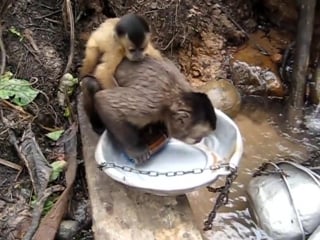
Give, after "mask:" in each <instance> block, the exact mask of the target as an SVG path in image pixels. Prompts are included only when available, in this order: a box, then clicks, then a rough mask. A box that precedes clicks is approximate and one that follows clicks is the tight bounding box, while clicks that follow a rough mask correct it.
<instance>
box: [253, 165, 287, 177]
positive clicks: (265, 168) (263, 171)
mask: <svg viewBox="0 0 320 240" xmlns="http://www.w3.org/2000/svg"><path fill="white" fill-rule="evenodd" d="M270 164H271V163H270V162H264V163H262V165H261V166H260V167H258V169H257V171H256V172H254V173H253V174H252V177H257V176H262V175H272V174H279V175H281V176H286V177H287V176H288V175H287V174H286V173H285V172H284V171H283V170H282V169H281V168H279V169H278V168H274V170H269V169H268V166H269V165H270Z"/></svg>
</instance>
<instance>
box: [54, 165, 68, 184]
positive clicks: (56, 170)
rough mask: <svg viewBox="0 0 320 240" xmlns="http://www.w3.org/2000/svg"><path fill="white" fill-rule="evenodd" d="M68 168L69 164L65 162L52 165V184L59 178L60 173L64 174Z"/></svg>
mask: <svg viewBox="0 0 320 240" xmlns="http://www.w3.org/2000/svg"><path fill="white" fill-rule="evenodd" d="M66 166H67V162H66V161H63V160H61V161H55V162H53V163H51V167H52V173H51V176H50V182H52V181H54V180H56V179H57V178H58V177H59V175H60V173H62V172H63V170H64V169H65V167H66Z"/></svg>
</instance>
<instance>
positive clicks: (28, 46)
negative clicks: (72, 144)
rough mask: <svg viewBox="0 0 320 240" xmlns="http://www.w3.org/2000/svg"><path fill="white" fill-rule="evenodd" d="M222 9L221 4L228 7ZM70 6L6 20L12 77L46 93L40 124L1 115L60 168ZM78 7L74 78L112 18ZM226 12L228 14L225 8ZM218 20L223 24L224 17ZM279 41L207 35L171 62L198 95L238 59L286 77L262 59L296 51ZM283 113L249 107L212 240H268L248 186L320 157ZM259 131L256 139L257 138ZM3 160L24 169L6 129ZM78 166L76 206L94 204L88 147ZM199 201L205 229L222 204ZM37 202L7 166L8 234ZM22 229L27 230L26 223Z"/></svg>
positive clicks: (3, 172) (1, 191) (11, 112)
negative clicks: (292, 163) (264, 172)
mask: <svg viewBox="0 0 320 240" xmlns="http://www.w3.org/2000/svg"><path fill="white" fill-rule="evenodd" d="M217 2H219V3H220V1H217ZM226 2H228V4H229V5H230V4H235V3H236V2H237V3H240V4H241V2H242V3H243V2H245V1H226ZM62 3H63V1H45V0H38V1H36V0H28V1H27V0H22V1H14V3H13V4H12V6H11V8H10V11H8V12H7V13H6V15H5V17H4V31H3V41H4V43H5V47H6V52H7V53H6V55H7V64H6V70H7V71H11V72H12V73H14V75H15V77H17V78H21V79H26V80H29V81H30V82H33V87H35V88H37V89H39V90H41V93H40V94H39V96H38V97H37V98H36V99H35V101H34V102H33V103H32V104H30V105H29V106H27V107H26V108H25V109H24V111H26V112H28V113H30V114H32V115H33V116H34V118H33V119H32V120H30V119H29V118H26V116H25V115H24V114H23V111H21V110H19V109H17V108H14V107H12V106H10V105H7V104H3V103H1V110H2V112H3V116H4V117H5V118H6V119H8V120H9V123H10V127H11V128H12V129H13V130H14V132H15V134H16V135H17V137H21V136H22V134H23V131H24V129H26V126H27V125H28V124H31V125H32V130H33V132H34V133H35V135H36V140H37V142H38V143H39V145H40V147H41V150H42V152H43V154H44V155H45V157H46V158H47V159H48V161H49V162H51V161H53V160H54V156H53V155H52V151H53V147H54V142H53V141H51V140H49V139H48V138H47V137H45V134H46V133H48V132H49V131H52V130H54V129H66V128H67V127H68V126H69V121H68V119H67V118H66V117H65V116H64V110H63V109H61V108H60V107H59V104H58V100H57V91H58V84H59V79H60V77H61V75H62V73H63V71H64V68H65V65H66V62H67V58H68V54H69V33H68V30H67V29H66V27H65V24H64V21H63V19H64V15H63V11H62ZM74 3H75V4H74V6H73V7H74V12H75V19H76V39H75V57H74V61H73V64H72V66H71V69H70V71H69V72H70V73H72V74H73V75H74V76H77V73H78V71H77V67H78V66H79V64H80V61H81V58H82V49H83V46H84V42H85V40H86V39H87V38H88V33H89V32H90V30H91V29H92V28H94V27H96V26H97V25H98V24H99V23H100V22H101V21H102V20H103V19H104V18H105V16H104V15H103V14H102V13H100V14H97V15H92V14H91V15H90V13H88V12H84V11H82V9H81V7H80V5H79V2H78V1H74ZM220 4H221V6H223V3H222V2H221V3H220ZM229 5H226V6H224V7H225V8H224V9H227V8H228V6H229ZM243 6H244V5H243ZM229 7H230V6H229ZM235 8H240V6H235ZM246 8H247V7H246ZM217 9H218V10H217ZM219 9H220V8H219V6H218V7H217V6H215V9H214V11H215V12H216V13H219V14H221V11H220V10H219ZM225 12H226V11H225ZM222 13H223V12H222ZM219 14H217V16H218V15H219ZM229 14H230V16H231V17H232V16H233V17H234V19H235V20H237V21H239V22H240V23H242V25H243V26H244V25H246V24H245V23H247V24H248V25H250V24H249V23H250V21H249V20H248V18H249V17H248V16H249V15H250V14H233V13H232V12H230V13H229ZM219 16H220V15H219ZM224 17H225V16H224ZM241 18H242V19H241ZM216 19H219V18H218V17H216ZM241 21H243V22H241ZM251 22H252V21H251ZM225 24H226V26H231V25H232V24H231V23H230V21H227V23H225ZM228 24H230V25H228ZM10 28H14V29H15V30H16V31H17V32H18V33H20V34H21V36H23V37H20V36H19V35H17V34H15V33H14V32H13V31H10V30H9V29H10ZM230 28H231V27H230ZM233 28H234V29H236V30H234V31H231V30H230V31H228V34H230V32H235V33H236V34H238V35H239V36H238V35H237V36H238V38H237V41H236V42H239V39H243V37H244V36H243V32H242V31H240V30H239V29H237V28H235V27H234V26H233ZM213 29H214V28H213ZM225 29H226V28H224V30H225ZM211 30H212V28H211ZM218 30H219V29H218ZM272 34H273V33H271V35H272ZM288 34H289V33H288ZM273 35H275V36H277V38H278V40H279V41H278V42H280V43H281V44H278V42H277V43H275V42H272V41H270V38H268V36H267V37H265V36H264V35H262V32H258V33H256V35H253V37H252V38H251V39H253V40H254V44H252V40H251V41H249V44H246V45H243V46H242V47H241V48H238V47H235V46H234V45H233V44H230V42H229V40H230V39H229V40H228V37H226V35H224V32H223V31H222V30H221V29H220V30H219V31H216V32H215V31H211V32H208V31H207V32H203V33H201V34H198V35H196V36H192V37H190V39H188V42H187V43H186V44H185V46H184V47H183V48H181V49H179V51H177V50H175V51H172V49H169V50H168V51H166V55H167V56H168V57H169V58H171V59H172V60H174V61H175V62H176V63H177V64H179V67H180V69H181V70H182V71H183V72H184V74H185V75H186V76H187V79H188V80H189V81H190V82H191V84H192V85H193V86H195V87H198V86H202V85H204V84H205V83H206V82H208V81H212V80H214V79H226V78H230V69H229V67H228V64H229V59H230V58H231V57H234V58H236V59H241V60H243V61H248V62H250V63H252V62H253V63H255V64H258V65H261V66H266V67H267V68H269V69H271V70H272V71H274V72H275V73H276V74H279V73H277V72H278V65H276V64H275V63H274V62H273V61H272V60H270V59H271V56H268V57H266V56H265V55H263V54H261V49H260V50H259V49H257V48H256V47H257V45H256V43H257V42H258V43H259V44H260V45H264V46H265V48H266V50H267V51H269V52H271V53H272V54H271V55H275V54H277V53H280V54H282V52H283V51H284V48H285V47H286V46H287V44H288V41H289V40H288V37H287V36H289V35H286V33H283V32H281V33H277V34H273ZM231 39H232V37H231ZM169 40H170V39H169ZM177 40H178V39H177ZM268 44H269V45H268ZM165 45H167V44H165ZM239 51H241V52H239ZM252 53H253V55H252ZM257 56H260V57H257ZM258 59H260V60H259V61H260V63H259V62H257V60H258ZM78 92H79V89H77V91H76V92H75V93H74V95H73V96H71V98H70V99H71V106H72V109H73V111H74V112H75V113H76V97H75V96H76V95H77V93H78ZM246 99H248V100H246ZM282 109H283V102H282V101H279V102H274V101H273V100H271V101H270V100H266V98H265V97H261V98H259V100H257V99H256V98H254V99H252V98H245V100H244V101H243V107H242V110H241V112H240V113H239V115H238V116H237V117H236V118H235V122H236V123H237V124H238V126H239V128H240V131H241V133H242V134H243V137H244V144H245V152H244V156H243V159H242V161H241V168H240V175H239V177H238V178H237V181H236V183H235V184H234V187H233V188H232V194H231V196H230V199H231V200H230V204H229V205H227V206H226V207H225V208H224V209H222V210H221V211H220V213H219V214H218V217H217V219H216V220H215V223H214V226H215V229H214V231H213V232H209V233H207V237H208V239H221V240H223V239H235V240H236V239H237V240H239V239H266V238H259V237H258V236H261V233H260V232H259V230H258V229H257V228H256V226H255V225H254V224H253V222H252V221H251V220H250V217H249V214H248V211H247V205H246V198H245V195H244V189H245V185H246V183H247V182H248V181H249V179H250V176H251V174H252V172H253V170H254V168H256V167H257V166H258V165H260V164H261V163H262V162H263V161H266V160H272V159H275V158H276V157H278V156H284V155H285V156H291V157H293V158H295V159H298V160H299V161H302V160H304V159H305V158H307V156H308V153H309V152H310V151H311V150H315V149H316V148H317V147H318V146H319V139H317V138H314V137H310V135H308V134H307V133H306V135H305V138H304V140H306V139H307V140H308V139H312V140H313V141H312V142H311V141H303V144H302V141H301V139H296V138H294V137H290V136H289V135H288V134H285V133H284V132H282V131H281V124H280V123H283V121H282V118H281V117H282V115H283V113H282ZM253 129H254V131H252V130H253ZM317 141H318V142H317ZM78 142H80V141H78ZM0 158H2V159H5V160H7V161H10V162H13V163H16V164H18V165H21V166H23V163H22V162H21V161H20V160H19V158H18V156H17V154H16V152H15V149H14V148H13V147H12V145H11V143H10V142H9V140H8V131H7V129H6V126H5V125H3V124H1V123H0ZM78 159H79V168H78V169H79V171H78V173H77V180H76V184H75V189H76V190H75V194H74V196H73V200H74V201H75V202H77V201H78V202H79V201H83V202H86V201H87V200H88V197H89V196H88V193H87V190H86V183H85V182H86V181H85V172H84V168H83V164H82V161H81V159H82V154H81V144H79V146H78ZM58 181H62V182H63V179H59V180H58ZM196 193H197V194H198V195H197V198H196V199H197V202H196V204H193V205H195V206H197V208H196V209H193V211H194V213H195V217H196V219H197V222H198V224H199V226H200V228H201V227H202V222H203V220H204V219H205V217H206V215H207V214H208V212H209V211H210V210H211V208H212V204H213V200H214V196H213V195H212V194H210V193H208V192H207V191H206V190H205V189H200V190H199V191H196ZM31 195H32V186H31V181H30V178H29V176H28V172H27V170H26V169H24V170H23V171H22V172H21V173H18V171H17V170H15V169H12V168H10V167H7V166H4V165H0V217H1V218H0V233H1V232H2V233H4V232H6V233H7V232H8V229H7V227H8V226H7V225H6V224H5V221H4V220H7V219H6V218H3V216H4V214H6V213H10V214H11V215H10V216H12V217H14V216H15V214H18V212H19V211H20V212H21V211H24V210H25V209H26V208H27V207H28V206H29V204H30V202H31V199H30V196H31ZM17 199H20V200H21V199H22V201H17ZM14 209H15V210H14ZM13 210H14V211H13ZM73 216H74V215H73V214H72V211H70V212H69V213H68V214H67V217H69V218H72V217H73ZM84 222H85V224H84V225H83V230H82V231H81V232H80V233H79V234H78V236H76V237H75V238H74V239H93V237H92V232H91V230H90V224H91V223H90V219H89V220H88V219H87V220H86V221H84ZM13 223H14V222H13ZM21 223H22V224H23V222H21ZM13 225H14V224H13ZM0 239H1V238H0Z"/></svg>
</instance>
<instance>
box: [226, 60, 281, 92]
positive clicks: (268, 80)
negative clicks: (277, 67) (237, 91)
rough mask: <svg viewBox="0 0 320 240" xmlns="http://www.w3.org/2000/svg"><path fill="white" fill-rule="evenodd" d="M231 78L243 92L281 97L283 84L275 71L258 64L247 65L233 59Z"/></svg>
mask: <svg viewBox="0 0 320 240" xmlns="http://www.w3.org/2000/svg"><path fill="white" fill-rule="evenodd" d="M231 74H232V80H233V82H234V83H235V85H236V86H237V87H239V88H241V90H243V91H244V93H245V94H248V95H250V94H259V93H260V94H261V93H265V92H268V94H269V95H272V96H277V97H283V96H284V94H285V90H284V87H283V84H282V82H281V80H280V78H279V76H277V75H276V74H275V73H273V72H272V71H270V70H268V69H264V68H261V67H259V66H254V65H249V64H248V63H246V62H241V61H238V60H236V61H233V62H232V63H231Z"/></svg>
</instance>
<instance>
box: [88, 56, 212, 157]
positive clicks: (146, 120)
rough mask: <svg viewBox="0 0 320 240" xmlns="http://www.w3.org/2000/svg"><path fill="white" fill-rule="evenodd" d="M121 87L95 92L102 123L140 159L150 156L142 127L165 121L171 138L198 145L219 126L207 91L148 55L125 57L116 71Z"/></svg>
mask: <svg viewBox="0 0 320 240" xmlns="http://www.w3.org/2000/svg"><path fill="white" fill-rule="evenodd" d="M115 77H116V79H117V82H118V84H119V86H120V87H116V88H113V89H104V90H100V91H98V92H97V93H96V94H95V95H94V103H95V109H97V110H98V111H97V112H98V115H99V116H100V118H101V120H102V122H103V124H104V125H105V126H106V128H107V129H108V130H109V132H110V133H111V134H112V136H113V137H114V138H115V140H116V141H117V142H118V143H119V144H120V145H121V146H122V147H123V148H124V150H125V151H126V152H127V153H128V155H129V156H130V157H132V158H133V159H134V160H136V162H137V163H141V162H144V161H146V160H147V159H148V158H149V157H150V153H149V152H148V148H147V146H146V144H145V142H143V141H142V140H141V139H139V137H138V136H139V130H140V129H142V128H143V127H145V126H146V125H148V124H152V123H156V122H163V123H164V124H165V126H166V128H167V130H168V134H169V137H174V138H177V139H180V140H182V141H185V142H188V143H193V142H194V141H196V140H198V139H199V138H202V137H203V136H205V135H207V134H208V133H209V132H210V131H212V130H214V129H215V126H216V125H215V124H216V116H215V113H214V109H213V106H212V104H211V102H210V100H209V99H208V97H207V95H205V94H203V93H194V92H193V91H192V88H191V86H190V85H189V83H188V82H187V81H186V80H185V78H184V76H183V75H182V74H181V73H180V72H179V70H178V69H177V68H176V66H175V65H174V64H173V63H172V62H170V61H168V60H156V59H153V58H149V57H147V58H146V59H145V60H144V61H143V62H130V61H127V60H124V61H123V62H122V63H121V64H120V66H119V67H118V69H117V72H116V75H115Z"/></svg>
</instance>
